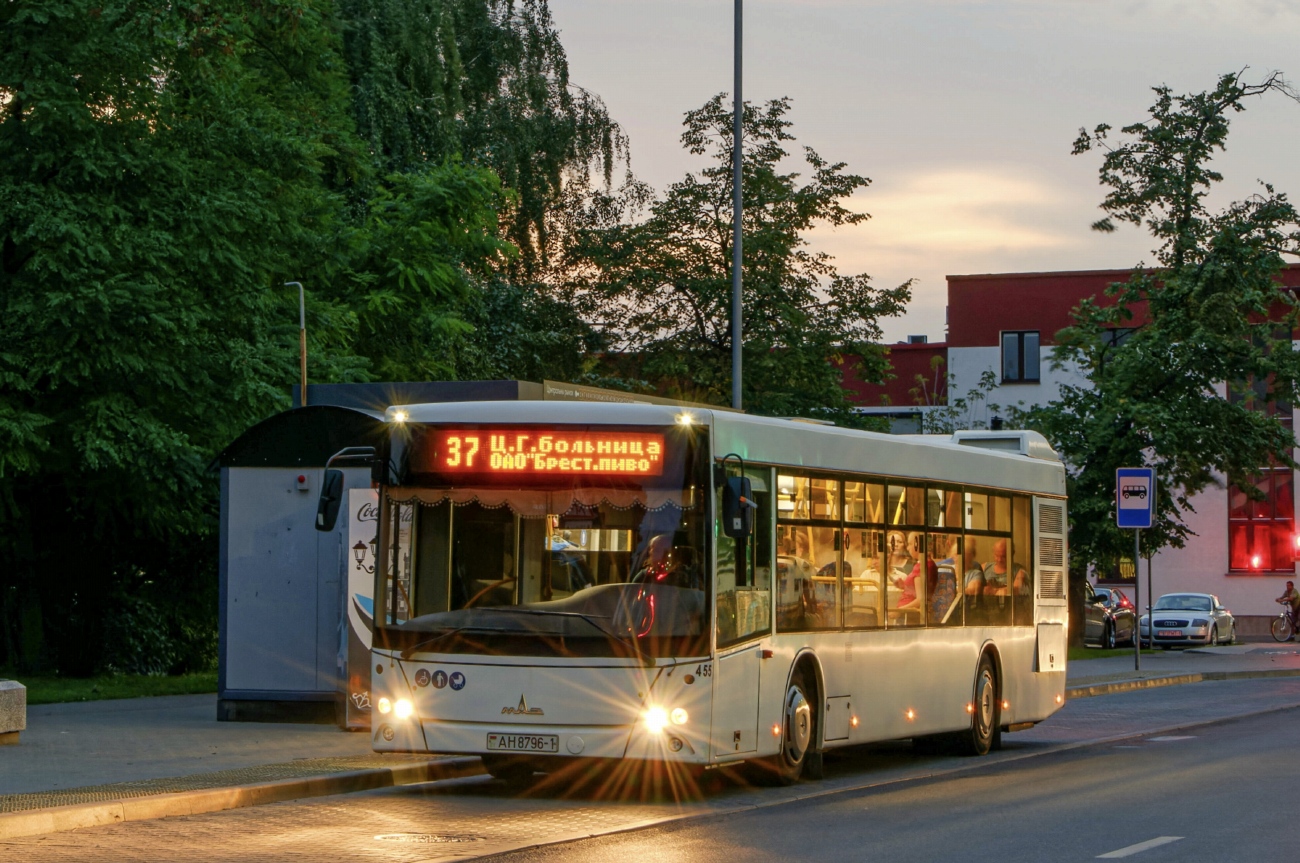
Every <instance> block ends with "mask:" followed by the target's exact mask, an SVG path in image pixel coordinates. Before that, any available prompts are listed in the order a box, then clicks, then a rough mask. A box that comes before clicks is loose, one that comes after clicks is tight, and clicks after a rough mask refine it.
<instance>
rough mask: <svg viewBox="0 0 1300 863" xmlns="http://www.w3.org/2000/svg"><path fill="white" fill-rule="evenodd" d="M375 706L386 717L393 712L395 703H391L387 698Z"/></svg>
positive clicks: (380, 700)
mask: <svg viewBox="0 0 1300 863" xmlns="http://www.w3.org/2000/svg"><path fill="white" fill-rule="evenodd" d="M375 706H376V707H378V708H379V712H380V713H382V714H384V715H385V716H387V715H388V714H389V713H392V712H393V702H391V701H389V700H388V699H387V698H381V699H379V701H378V703H377V704H376V705H375Z"/></svg>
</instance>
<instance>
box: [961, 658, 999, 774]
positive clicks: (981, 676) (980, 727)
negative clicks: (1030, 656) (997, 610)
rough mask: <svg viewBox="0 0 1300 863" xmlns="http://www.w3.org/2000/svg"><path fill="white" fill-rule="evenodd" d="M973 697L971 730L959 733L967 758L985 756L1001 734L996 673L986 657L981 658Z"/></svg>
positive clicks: (991, 661)
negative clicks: (969, 756) (968, 756)
mask: <svg viewBox="0 0 1300 863" xmlns="http://www.w3.org/2000/svg"><path fill="white" fill-rule="evenodd" d="M972 695H973V698H972V700H971V708H972V709H971V721H970V730H968V731H965V732H962V734H961V744H962V746H961V748H962V749H963V750H965V752H966V754H968V755H988V754H989V750H991V749H995V748H997V746H998V743H999V742H1000V741H999V739H998V738H999V737H1000V736H1001V732H1002V725H1001V722H1002V717H1001V714H1002V710H1001V708H1002V705H1001V703H1000V702H999V700H998V676H997V670H996V669H995V668H994V667H993V660H992V659H991V658H990V657H989V656H988V654H985V655H984V656H983V657H982V658H981V659H980V664H979V669H978V670H977V671H976V672H975V689H974V692H973V693H972Z"/></svg>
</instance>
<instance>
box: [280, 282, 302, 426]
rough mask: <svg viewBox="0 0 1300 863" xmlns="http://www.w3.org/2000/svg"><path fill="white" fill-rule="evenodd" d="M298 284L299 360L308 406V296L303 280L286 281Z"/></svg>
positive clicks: (289, 283) (288, 283) (287, 284)
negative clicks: (304, 291) (303, 288)
mask: <svg viewBox="0 0 1300 863" xmlns="http://www.w3.org/2000/svg"><path fill="white" fill-rule="evenodd" d="M284 284H285V287H288V286H289V285H297V286H298V362H299V366H300V367H301V371H302V399H301V401H302V406H303V407H306V406H307V298H306V296H305V295H304V293H303V290H302V282H285V283H284Z"/></svg>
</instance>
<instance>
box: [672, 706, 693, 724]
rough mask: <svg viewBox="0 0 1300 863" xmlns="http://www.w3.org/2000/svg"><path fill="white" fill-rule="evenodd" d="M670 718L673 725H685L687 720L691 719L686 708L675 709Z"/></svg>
mask: <svg viewBox="0 0 1300 863" xmlns="http://www.w3.org/2000/svg"><path fill="white" fill-rule="evenodd" d="M668 718H669V719H671V720H672V721H673V725H685V724H686V720H688V719H690V718H691V717H690V714H688V713H687V712H686V710H685V709H684V708H681V707H674V708H673V712H672V713H670V714H668Z"/></svg>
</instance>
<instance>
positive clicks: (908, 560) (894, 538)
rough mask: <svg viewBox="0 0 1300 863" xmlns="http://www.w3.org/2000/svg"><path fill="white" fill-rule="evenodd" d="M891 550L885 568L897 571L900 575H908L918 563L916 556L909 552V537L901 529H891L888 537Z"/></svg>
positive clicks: (892, 571)
mask: <svg viewBox="0 0 1300 863" xmlns="http://www.w3.org/2000/svg"><path fill="white" fill-rule="evenodd" d="M888 544H889V552H888V554H887V556H886V557H887V559H886V561H885V568H886V569H887V570H888V571H889V572H890V573H891V575H890V578H893V575H892V573H894V572H895V571H896V572H898V574H899V575H906V574H907V573H909V572H911V571H912V567H913V566H915V565H916V558H914V557H912V556H911V555H910V554H908V553H907V539H906V538H905V537H904V535H903V532H902V531H901V530H891V531H890V532H889V538H888Z"/></svg>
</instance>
